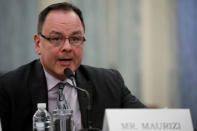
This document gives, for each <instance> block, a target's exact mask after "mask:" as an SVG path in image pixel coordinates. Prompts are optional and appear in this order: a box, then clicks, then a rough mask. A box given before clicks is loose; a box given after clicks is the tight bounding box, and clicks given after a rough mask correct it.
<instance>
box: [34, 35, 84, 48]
mask: <svg viewBox="0 0 197 131" xmlns="http://www.w3.org/2000/svg"><path fill="white" fill-rule="evenodd" d="M38 34H39V35H40V36H42V37H43V38H44V39H46V40H48V41H49V42H50V43H51V44H53V45H54V46H60V45H63V44H64V42H65V40H66V39H68V41H69V44H70V45H71V46H79V45H81V44H82V43H83V42H84V41H86V39H85V37H83V36H72V37H68V38H65V37H64V36H63V35H54V36H51V37H47V36H45V35H43V34H42V33H38Z"/></svg>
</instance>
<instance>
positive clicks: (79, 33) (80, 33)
mask: <svg viewBox="0 0 197 131" xmlns="http://www.w3.org/2000/svg"><path fill="white" fill-rule="evenodd" d="M71 35H82V32H81V31H74V32H72V33H71Z"/></svg>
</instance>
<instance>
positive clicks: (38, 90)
mask: <svg viewBox="0 0 197 131" xmlns="http://www.w3.org/2000/svg"><path fill="white" fill-rule="evenodd" d="M31 73H32V74H31V77H30V81H29V88H30V92H31V97H32V104H33V112H35V111H36V110H37V103H46V104H47V105H48V101H47V99H48V92H47V85H46V78H45V75H44V71H43V68H42V65H41V63H40V61H37V62H36V63H35V68H33V71H32V72H31ZM47 107H48V106H47Z"/></svg>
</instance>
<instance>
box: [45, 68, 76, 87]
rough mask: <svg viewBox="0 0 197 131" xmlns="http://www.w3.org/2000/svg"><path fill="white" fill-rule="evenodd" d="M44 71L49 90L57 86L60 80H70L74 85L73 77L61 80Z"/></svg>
mask: <svg viewBox="0 0 197 131" xmlns="http://www.w3.org/2000/svg"><path fill="white" fill-rule="evenodd" d="M44 73H45V76H46V81H47V88H48V91H49V90H51V89H52V88H53V87H55V86H56V85H57V84H58V83H59V82H62V83H66V82H68V83H69V84H70V85H72V86H73V83H72V81H71V79H66V80H64V81H60V80H59V79H57V78H55V77H53V76H52V75H51V74H49V73H48V72H47V71H46V70H44ZM74 74H75V73H74ZM74 83H75V79H74Z"/></svg>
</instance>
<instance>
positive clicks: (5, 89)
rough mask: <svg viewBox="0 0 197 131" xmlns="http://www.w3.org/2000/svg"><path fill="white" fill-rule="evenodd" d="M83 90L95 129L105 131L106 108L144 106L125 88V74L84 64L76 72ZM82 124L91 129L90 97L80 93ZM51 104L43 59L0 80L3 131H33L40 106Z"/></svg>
mask: <svg viewBox="0 0 197 131" xmlns="http://www.w3.org/2000/svg"><path fill="white" fill-rule="evenodd" d="M75 76H76V81H77V85H78V87H80V88H83V89H86V90H87V91H88V92H89V93H90V97H91V105H92V111H91V115H92V121H93V127H98V128H102V122H103V116H104V111H105V109H106V108H142V107H144V105H143V104H142V103H141V102H139V101H138V100H137V99H136V97H134V96H133V95H132V94H131V93H130V91H129V90H128V89H127V88H126V87H125V85H124V82H123V79H122V77H121V75H120V74H119V73H118V72H117V71H115V70H107V69H101V68H94V67H90V66H85V65H81V66H80V67H79V68H78V69H77V71H76V75H75ZM78 99H79V104H80V110H81V115H82V124H83V126H84V127H87V110H86V108H87V96H86V94H85V93H83V92H81V91H78ZM41 102H44V103H48V92H47V86H46V78H45V75H44V71H43V68H42V65H41V63H40V61H39V60H35V61H33V62H31V63H29V64H27V65H24V66H22V67H20V68H18V69H16V70H14V71H11V72H9V73H6V74H4V75H3V76H1V77H0V117H1V121H2V128H3V131H30V130H32V117H33V114H34V113H35V111H36V110H37V103H41Z"/></svg>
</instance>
